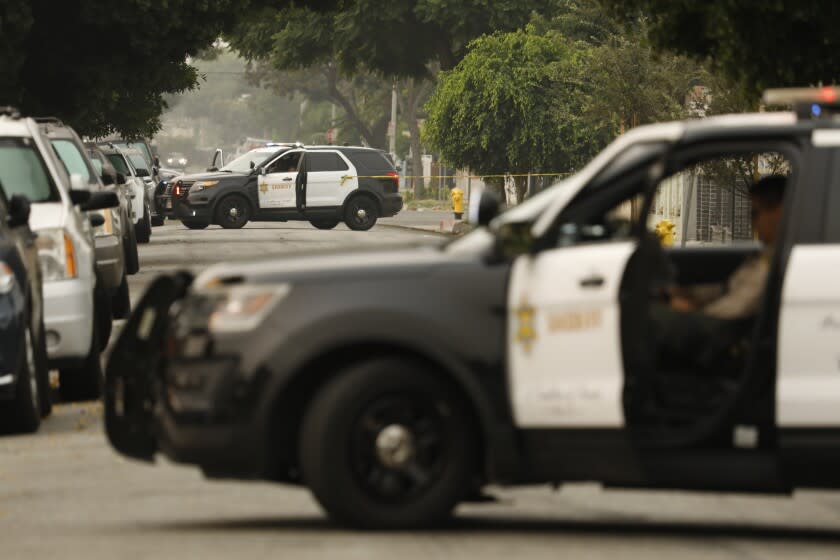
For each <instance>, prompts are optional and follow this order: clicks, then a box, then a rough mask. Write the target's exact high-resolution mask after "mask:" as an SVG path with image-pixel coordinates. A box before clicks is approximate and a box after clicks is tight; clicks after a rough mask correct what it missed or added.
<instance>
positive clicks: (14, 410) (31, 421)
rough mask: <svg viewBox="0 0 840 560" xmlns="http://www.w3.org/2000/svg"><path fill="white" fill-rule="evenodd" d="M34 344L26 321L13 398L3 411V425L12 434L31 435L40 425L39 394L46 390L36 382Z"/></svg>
mask: <svg viewBox="0 0 840 560" xmlns="http://www.w3.org/2000/svg"><path fill="white" fill-rule="evenodd" d="M35 344H36V341H35V338H34V336H33V335H32V329H31V328H30V326H29V321H28V320H27V321H26V324H25V325H24V337H23V342H22V344H21V346H22V347H23V348H22V350H23V351H22V352H21V358H20V361H19V362H18V366H17V372H16V373H17V385H16V386H15V398H14V400H13V401H12V402H11V403H10V406H9V407H8V409H7V410H4V411H3V412H4V416H6V421H5V424H6V426H8V429H9V430H11V431H12V432H13V433H32V432H35V431H37V430H38V427H39V426H40V425H41V396H40V393H41V391H44V390H46V389H45V388H44V387H43V385H41V383H40V382H39V381H38V372H37V371H36V364H35V359H36V346H35Z"/></svg>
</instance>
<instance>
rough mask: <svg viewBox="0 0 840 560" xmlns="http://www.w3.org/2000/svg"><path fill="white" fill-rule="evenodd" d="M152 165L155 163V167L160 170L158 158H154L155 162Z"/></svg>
mask: <svg viewBox="0 0 840 560" xmlns="http://www.w3.org/2000/svg"><path fill="white" fill-rule="evenodd" d="M154 163H155V167H157V168H158V169H160V158H159V157H158V156H155V162H154Z"/></svg>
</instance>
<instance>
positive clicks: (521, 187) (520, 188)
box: [513, 177, 528, 204]
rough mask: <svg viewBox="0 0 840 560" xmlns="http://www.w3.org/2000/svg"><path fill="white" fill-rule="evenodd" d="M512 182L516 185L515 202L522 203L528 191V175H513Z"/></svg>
mask: <svg viewBox="0 0 840 560" xmlns="http://www.w3.org/2000/svg"><path fill="white" fill-rule="evenodd" d="M513 184H514V185H515V186H516V203H517V204H522V201H523V200H525V194H526V193H527V192H528V177H514V178H513Z"/></svg>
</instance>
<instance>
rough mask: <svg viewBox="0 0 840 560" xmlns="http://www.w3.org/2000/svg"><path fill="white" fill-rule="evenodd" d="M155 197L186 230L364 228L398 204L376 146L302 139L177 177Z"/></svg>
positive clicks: (393, 175) (394, 179)
mask: <svg viewBox="0 0 840 560" xmlns="http://www.w3.org/2000/svg"><path fill="white" fill-rule="evenodd" d="M160 199H161V200H160V205H161V206H162V207H163V208H164V209H165V210H164V211H165V212H166V213H167V215H168V216H169V217H171V218H174V219H180V220H181V221H182V222H183V223H184V225H185V226H187V227H188V228H191V229H203V228H206V227H207V226H208V225H210V224H211V223H212V224H218V225H220V226H222V227H224V228H232V229H236V228H241V227H243V226H244V225H245V224H247V223H248V222H249V221H252V220H253V221H283V222H285V221H288V220H303V221H308V222H310V223H311V224H312V225H313V226H315V227H317V228H319V229H332V228H334V227H335V226H337V225H338V224H339V223H341V222H344V223H345V224H347V227H349V228H350V229H353V230H358V231H366V230H369V229H370V228H372V227H373V226H374V225H375V224H376V221H377V219H379V218H380V217H387V216H393V215H395V214H396V213H397V212H399V211H400V210H401V209H402V206H403V201H402V196H401V195H400V193H399V175H398V173H397V171H396V169H395V168H394V165H393V164H392V163H391V161H390V160H389V159H388V158H387V157H386V156H385V153H384V152H382V151H381V150H374V149H371V148H362V147H351V146H308V147H303V146H302V145H300V144H296V145H291V144H287V145H282V146H279V147H278V146H273V147H272V146H269V147H265V148H257V149H255V150H252V151H250V152H248V153H246V154H244V155H242V156H240V157H239V158H236V159H235V160H233V161H231V162H230V163H228V164H227V165H225V166H223V167H222V168H221V169H219V170H218V171H215V172H210V173H201V174H196V175H185V176H182V177H179V178H177V179H175V180H173V181H171V182H170V185H169V187H168V188H167V190H166V191H165V192H164V193H163V194H162V195H160Z"/></svg>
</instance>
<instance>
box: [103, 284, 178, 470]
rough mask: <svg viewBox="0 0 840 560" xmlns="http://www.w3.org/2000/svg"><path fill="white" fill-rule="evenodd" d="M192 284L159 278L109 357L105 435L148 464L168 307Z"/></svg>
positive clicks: (152, 447)
mask: <svg viewBox="0 0 840 560" xmlns="http://www.w3.org/2000/svg"><path fill="white" fill-rule="evenodd" d="M190 281H191V277H190V276H189V275H186V274H183V275H169V276H160V277H158V278H157V279H156V280H155V281H154V282H153V283H152V284H151V285H150V286H149V288H148V289H147V290H146V293H145V294H144V296H143V299H142V300H141V301H140V304H139V305H138V306H137V308H136V309H135V311H134V312H133V313H132V314H131V317H129V319H128V321H127V322H126V325H125V328H124V329H123V330H122V332H121V333H120V336H119V338H118V339H117V342H116V344H115V345H114V348H113V351H112V352H111V356H110V358H109V360H108V365H107V367H106V370H105V395H104V399H105V432H106V434H107V436H108V440H109V441H110V442H111V445H113V446H114V448H115V449H116V450H117V451H119V452H120V453H122V454H123V455H127V456H129V457H133V458H135V459H141V460H144V461H152V460H153V458H154V454H155V452H156V451H157V441H156V439H155V436H154V431H153V430H154V428H153V417H152V414H153V410H154V406H155V402H156V398H157V390H158V379H157V375H158V372H159V371H160V368H159V366H160V361H161V359H162V358H163V342H164V336H165V334H166V329H167V321H168V316H169V308H170V306H171V305H172V304H173V303H174V302H175V301H176V300H177V299H179V298H181V297H183V294H184V292H185V290H186V287H187V286H188V285H189V283H190Z"/></svg>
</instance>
